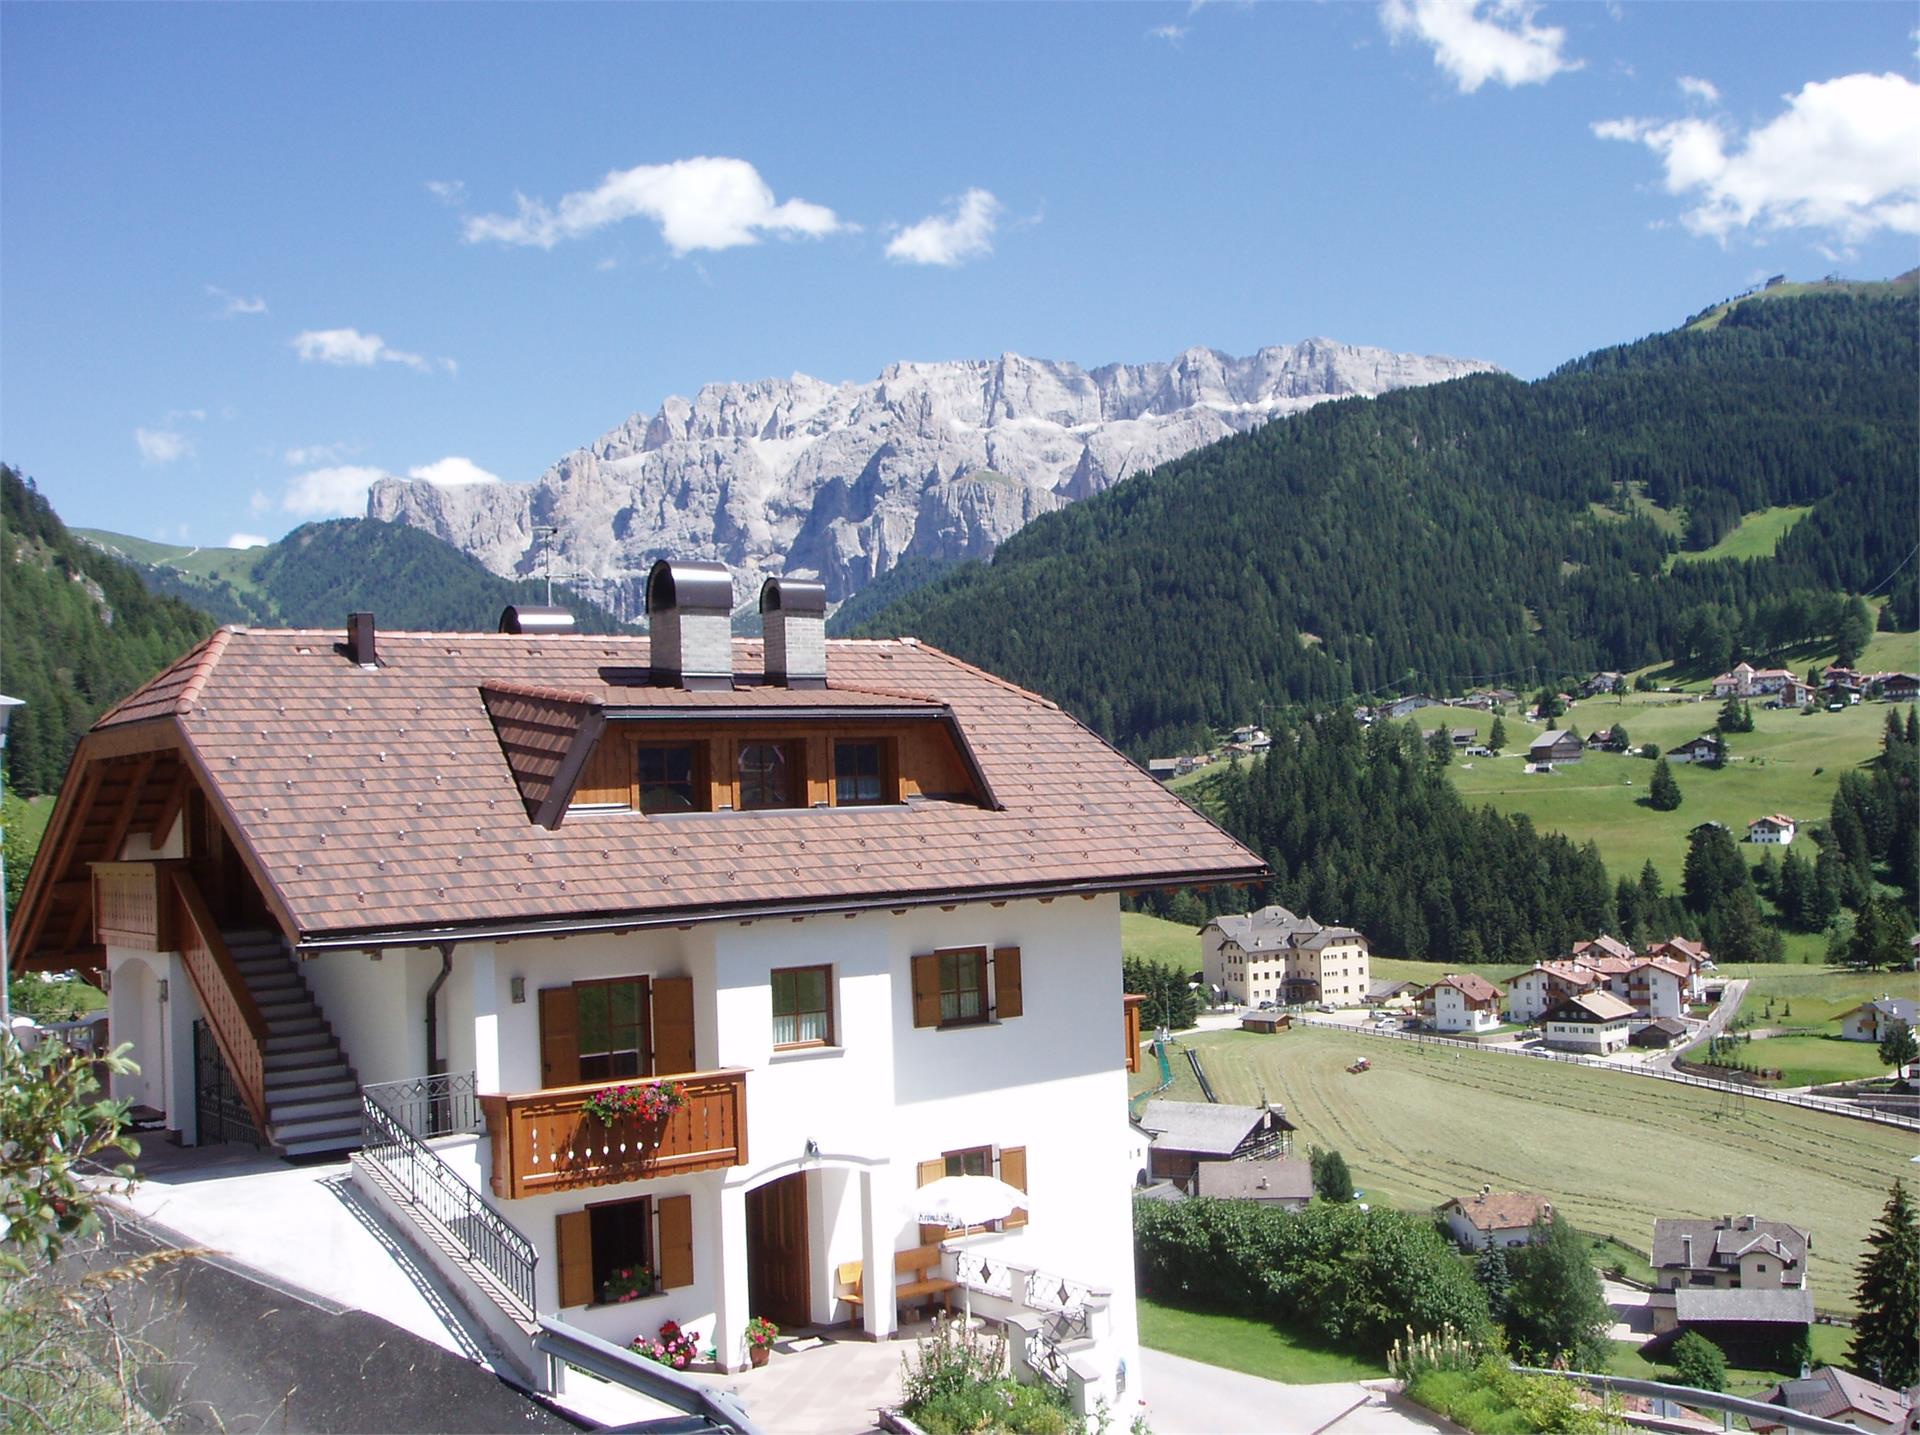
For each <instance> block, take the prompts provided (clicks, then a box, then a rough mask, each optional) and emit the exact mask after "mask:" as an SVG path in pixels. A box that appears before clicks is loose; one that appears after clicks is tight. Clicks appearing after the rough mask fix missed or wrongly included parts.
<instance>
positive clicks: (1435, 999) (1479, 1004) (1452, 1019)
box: [1420, 972, 1501, 1032]
mask: <svg viewBox="0 0 1920 1435" xmlns="http://www.w3.org/2000/svg"><path fill="white" fill-rule="evenodd" d="M1500 996H1501V992H1500V988H1498V987H1496V986H1495V985H1494V984H1493V983H1492V982H1490V981H1488V980H1487V979H1486V978H1485V977H1483V976H1481V975H1480V974H1479V973H1478V972H1451V973H1449V974H1448V975H1446V976H1444V977H1442V978H1441V979H1440V980H1439V981H1437V982H1435V983H1434V984H1433V985H1432V986H1430V987H1428V988H1427V989H1426V990H1425V991H1423V992H1422V993H1420V1009H1421V1011H1422V1012H1423V1013H1425V1014H1426V1016H1427V1019H1428V1021H1430V1022H1431V1023H1432V1025H1433V1029H1434V1030H1435V1031H1445V1032H1478V1031H1490V1030H1492V1029H1493V1028H1494V1027H1496V1026H1498V1025H1500Z"/></svg>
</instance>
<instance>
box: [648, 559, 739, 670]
mask: <svg viewBox="0 0 1920 1435" xmlns="http://www.w3.org/2000/svg"><path fill="white" fill-rule="evenodd" d="M647 631H648V633H649V635H650V642H649V645H648V646H649V651H650V653H651V657H652V663H653V681H654V683H655V685H657V686H660V687H682V688H730V687H732V686H733V575H732V574H731V573H730V572H728V571H727V566H726V564H724V563H696V562H691V561H688V560H685V559H674V558H662V559H661V560H660V561H659V562H657V563H655V564H654V565H653V567H652V569H651V570H649V572H648V573H647Z"/></svg>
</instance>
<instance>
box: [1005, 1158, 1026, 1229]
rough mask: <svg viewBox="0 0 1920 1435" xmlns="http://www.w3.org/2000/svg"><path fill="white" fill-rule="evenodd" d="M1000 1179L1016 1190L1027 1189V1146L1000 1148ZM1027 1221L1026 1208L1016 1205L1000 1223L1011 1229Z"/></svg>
mask: <svg viewBox="0 0 1920 1435" xmlns="http://www.w3.org/2000/svg"><path fill="white" fill-rule="evenodd" d="M1000 1179H1001V1180H1002V1181H1005V1182H1006V1183H1007V1184H1008V1185H1009V1186H1012V1187H1014V1188H1015V1189H1017V1190H1021V1191H1024V1190H1026V1189H1027V1148H1026V1147H1024V1146H1004V1147H1002V1148H1001V1150H1000ZM1026 1223H1027V1208H1026V1207H1025V1206H1018V1207H1016V1208H1015V1209H1014V1211H1013V1213H1012V1214H1011V1215H1009V1216H1008V1217H1007V1219H1006V1220H1005V1221H1003V1222H1001V1225H1002V1226H1004V1227H1006V1228H1007V1229H1009V1230H1011V1229H1012V1228H1013V1227H1015V1226H1024V1225H1026Z"/></svg>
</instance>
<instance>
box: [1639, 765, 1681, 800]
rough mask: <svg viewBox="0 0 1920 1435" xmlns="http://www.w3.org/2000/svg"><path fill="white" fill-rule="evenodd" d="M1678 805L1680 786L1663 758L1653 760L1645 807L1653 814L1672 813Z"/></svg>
mask: <svg viewBox="0 0 1920 1435" xmlns="http://www.w3.org/2000/svg"><path fill="white" fill-rule="evenodd" d="M1679 805H1680V784H1679V782H1678V781H1677V780H1676V779H1675V778H1674V775H1673V769H1672V768H1671V767H1669V766H1667V760H1666V759H1665V758H1664V757H1661V758H1656V759H1654V764H1653V781H1652V783H1650V784H1649V785H1648V787H1647V806H1649V807H1651V808H1652V809H1653V810H1654V811H1655V812H1672V811H1673V810H1674V809H1675V808H1677V807H1678V806H1679Z"/></svg>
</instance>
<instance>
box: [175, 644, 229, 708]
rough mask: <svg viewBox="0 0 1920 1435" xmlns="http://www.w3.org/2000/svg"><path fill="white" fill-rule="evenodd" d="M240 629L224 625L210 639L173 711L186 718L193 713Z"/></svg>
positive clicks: (176, 700)
mask: <svg viewBox="0 0 1920 1435" xmlns="http://www.w3.org/2000/svg"><path fill="white" fill-rule="evenodd" d="M238 631H239V629H238V628H236V627H235V626H234V625H233V624H231V623H227V624H223V625H222V626H221V627H220V629H219V630H218V631H217V632H215V633H214V634H213V636H212V637H210V638H208V639H207V641H206V643H205V645H204V646H203V648H202V650H201V653H200V660H199V662H197V663H195V664H194V665H193V673H192V675H191V676H190V677H189V678H188V679H187V685H186V686H185V687H184V688H182V689H180V696H179V697H178V698H176V699H174V704H173V710H174V712H176V713H178V714H179V715H180V716H182V717H185V716H186V715H187V714H188V713H190V712H192V711H193V705H194V703H196V702H197V701H199V698H200V694H201V692H202V691H203V690H204V689H205V688H206V686H207V679H209V678H211V677H212V676H213V670H214V669H215V668H216V667H218V666H219V665H220V655H221V654H222V653H224V652H226V650H227V644H228V643H229V642H231V641H232V640H233V635H234V634H235V633H236V632H238Z"/></svg>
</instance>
